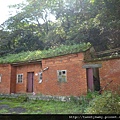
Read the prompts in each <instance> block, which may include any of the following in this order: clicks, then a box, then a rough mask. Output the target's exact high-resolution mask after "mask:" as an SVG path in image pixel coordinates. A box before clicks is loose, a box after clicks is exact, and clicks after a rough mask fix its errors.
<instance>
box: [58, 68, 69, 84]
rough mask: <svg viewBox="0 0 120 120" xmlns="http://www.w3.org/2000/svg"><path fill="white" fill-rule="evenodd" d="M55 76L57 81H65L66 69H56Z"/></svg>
mask: <svg viewBox="0 0 120 120" xmlns="http://www.w3.org/2000/svg"><path fill="white" fill-rule="evenodd" d="M57 76H58V81H59V82H66V81H67V71H66V70H57Z"/></svg>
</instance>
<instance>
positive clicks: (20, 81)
mask: <svg viewBox="0 0 120 120" xmlns="http://www.w3.org/2000/svg"><path fill="white" fill-rule="evenodd" d="M22 82H23V74H17V83H22Z"/></svg>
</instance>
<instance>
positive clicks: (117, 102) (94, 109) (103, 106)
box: [85, 92, 120, 114]
mask: <svg viewBox="0 0 120 120" xmlns="http://www.w3.org/2000/svg"><path fill="white" fill-rule="evenodd" d="M85 113H87V114H119V113H120V96H119V95H118V94H115V93H114V94H113V93H112V92H104V93H103V94H102V95H99V96H96V98H94V99H93V100H92V101H91V102H90V103H89V106H88V107H87V109H86V110H85Z"/></svg>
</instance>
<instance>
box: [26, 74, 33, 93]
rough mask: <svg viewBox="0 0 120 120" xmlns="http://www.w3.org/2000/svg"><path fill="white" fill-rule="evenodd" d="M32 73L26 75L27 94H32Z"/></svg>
mask: <svg viewBox="0 0 120 120" xmlns="http://www.w3.org/2000/svg"><path fill="white" fill-rule="evenodd" d="M33 81H34V72H28V73H27V92H33Z"/></svg>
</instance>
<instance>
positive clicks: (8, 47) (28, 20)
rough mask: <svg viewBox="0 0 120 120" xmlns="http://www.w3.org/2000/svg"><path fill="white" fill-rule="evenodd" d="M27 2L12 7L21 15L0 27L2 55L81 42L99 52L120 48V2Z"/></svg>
mask: <svg viewBox="0 0 120 120" xmlns="http://www.w3.org/2000/svg"><path fill="white" fill-rule="evenodd" d="M26 2H27V4H19V5H13V6H11V8H12V7H13V8H16V11H17V10H18V9H21V11H19V12H18V13H17V14H16V15H15V16H12V17H10V18H9V19H8V20H6V21H5V22H4V23H3V24H2V25H1V26H0V27H1V31H0V55H4V54H7V53H19V52H22V51H34V50H43V49H46V48H47V49H48V48H51V47H54V46H55V47H57V46H59V45H62V44H64V45H70V44H79V43H82V42H85V43H87V42H90V43H91V44H92V45H93V46H95V47H96V49H97V51H103V50H106V49H111V48H115V47H119V46H120V42H119V38H120V34H119V33H120V15H119V13H120V9H119V4H120V0H59V1H58V0H26ZM51 15H53V16H54V17H55V19H56V21H52V17H51ZM50 18H51V19H50ZM41 21H43V22H41Z"/></svg>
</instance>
